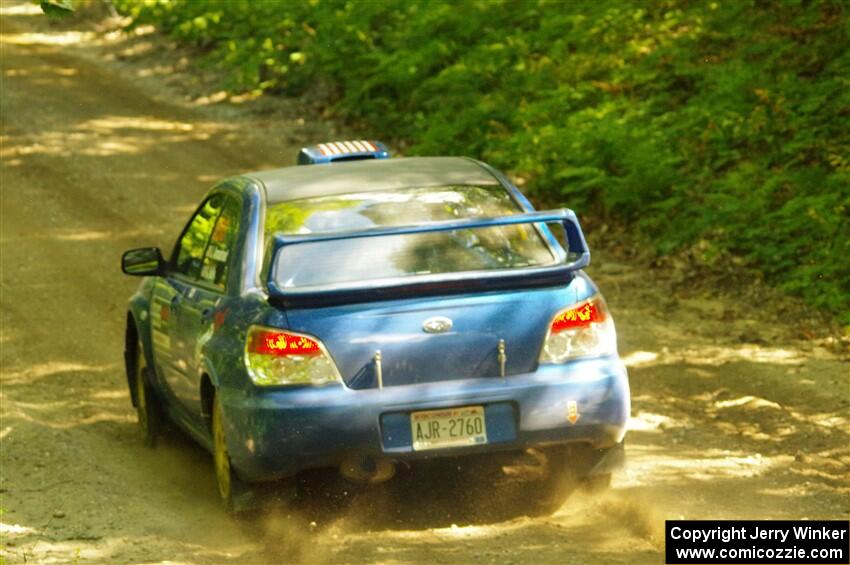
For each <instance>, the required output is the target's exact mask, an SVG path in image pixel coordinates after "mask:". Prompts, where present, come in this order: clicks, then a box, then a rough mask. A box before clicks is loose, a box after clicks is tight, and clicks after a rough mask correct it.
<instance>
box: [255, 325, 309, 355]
mask: <svg viewBox="0 0 850 565" xmlns="http://www.w3.org/2000/svg"><path fill="white" fill-rule="evenodd" d="M249 339H250V341H249V342H248V351H249V352H251V353H261V354H265V355H320V354H321V353H322V351H321V350H320V349H319V344H318V343H316V342H315V341H314V340H312V339H310V338H309V337H306V336H303V335H296V334H290V333H286V332H278V331H270V330H263V329H257V330H256V331H254V332H252V333H250V334H249Z"/></svg>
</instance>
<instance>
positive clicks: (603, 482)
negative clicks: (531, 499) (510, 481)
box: [536, 445, 622, 513]
mask: <svg viewBox="0 0 850 565" xmlns="http://www.w3.org/2000/svg"><path fill="white" fill-rule="evenodd" d="M617 450H622V445H617V446H614V447H612V448H608V449H593V448H592V447H591V446H589V445H569V446H561V447H555V448H550V449H547V450H546V452H545V453H546V459H547V472H546V476H545V478H544V479H543V480H542V481H541V483H542V484H541V485H540V486H541V487H542V488H539V489H538V490H537V491H536V493H537V497H536V498H537V501H538V505H539V507H540V509H541V511H542V512H545V513H551V512H554V511H556V510H558V508H560V507H561V506H562V505H563V503H564V502H565V501H566V500H567V498H569V497H570V495H572V494H573V493H574V492H575V491H576V490H578V489H582V490H583V491H585V492H587V493H589V494H601V493H603V492H605V491H606V490H608V488H609V487H610V485H611V473H610V472H605V471H602V472H598V470H599V465H600V464H601V463H602V462H603V460H605V459H606V457H609V456H612V455H616V451H617ZM594 471H597V472H594Z"/></svg>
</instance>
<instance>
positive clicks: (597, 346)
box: [540, 294, 617, 363]
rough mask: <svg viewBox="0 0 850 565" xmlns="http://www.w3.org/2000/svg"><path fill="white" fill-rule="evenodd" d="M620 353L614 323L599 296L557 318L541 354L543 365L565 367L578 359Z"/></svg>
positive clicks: (562, 312) (557, 315) (564, 312)
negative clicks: (567, 362) (562, 364)
mask: <svg viewBox="0 0 850 565" xmlns="http://www.w3.org/2000/svg"><path fill="white" fill-rule="evenodd" d="M616 351H617V332H616V330H615V329H614V320H612V319H611V316H610V315H609V314H608V308H607V307H606V306H605V301H604V300H603V299H602V296H601V295H598V294H597V295H596V296H594V297H592V298H590V299H589V300H587V301H585V302H581V303H579V304H576V305H574V306H570V307H569V308H567V309H565V310H561V311H560V312H558V313H557V314H556V315H555V318H554V319H553V320H552V323H551V325H550V326H549V331H548V333H547V334H546V341H545V342H544V344H543V350H542V351H541V352H540V362H541V363H563V362H564V361H567V360H569V359H574V358H576V357H587V356H593V355H609V354H613V353H616Z"/></svg>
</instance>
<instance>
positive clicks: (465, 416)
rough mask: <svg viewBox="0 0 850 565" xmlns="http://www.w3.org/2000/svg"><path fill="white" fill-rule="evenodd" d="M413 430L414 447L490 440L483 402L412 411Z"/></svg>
mask: <svg viewBox="0 0 850 565" xmlns="http://www.w3.org/2000/svg"><path fill="white" fill-rule="evenodd" d="M410 430H411V432H412V434H413V450H414V451H423V450H425V449H441V448H444V447H459V446H463V445H482V444H485V443H487V427H486V426H485V425H484V407H483V406H464V407H462V408H444V409H442V410H428V411H427V412H412V413H411V414H410Z"/></svg>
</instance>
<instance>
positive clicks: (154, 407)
mask: <svg viewBox="0 0 850 565" xmlns="http://www.w3.org/2000/svg"><path fill="white" fill-rule="evenodd" d="M135 371H136V374H135V375H134V379H133V382H134V384H135V388H136V391H135V392H136V416H137V417H138V421H139V435H140V437H141V438H142V442H143V443H144V444H145V445H147V446H148V447H153V446H154V445H156V440H157V438H158V437H159V431H160V428H161V425H162V412H161V409H160V405H159V401H158V399H157V397H156V394H155V393H154V392H153V389H152V388H151V385H150V379H149V377H148V367H147V363H145V354H144V350H143V349H142V342H141V341H138V342H137V343H136V363H135Z"/></svg>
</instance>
